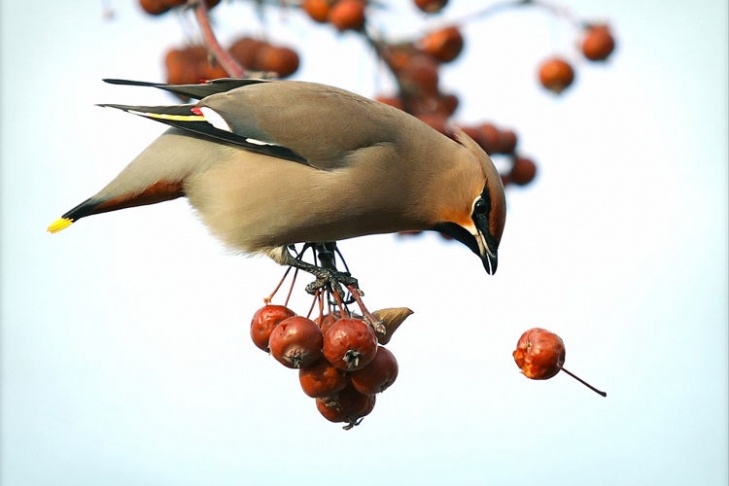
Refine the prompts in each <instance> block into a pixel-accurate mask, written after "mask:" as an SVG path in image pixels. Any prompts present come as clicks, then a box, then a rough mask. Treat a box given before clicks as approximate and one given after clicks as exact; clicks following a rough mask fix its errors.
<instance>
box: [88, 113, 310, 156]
mask: <svg viewBox="0 0 729 486" xmlns="http://www.w3.org/2000/svg"><path fill="white" fill-rule="evenodd" d="M98 106H102V107H108V108H116V109H118V110H122V111H126V112H127V113H131V114H133V115H138V116H143V117H145V118H151V119H152V120H155V121H159V122H162V123H165V124H167V125H171V126H173V127H177V128H181V129H183V130H185V131H188V132H191V133H194V134H196V135H199V136H201V137H202V138H206V139H210V140H213V141H216V142H224V143H229V144H233V145H238V146H240V147H243V148H246V149H248V150H251V151H253V152H258V153H262V154H266V155H271V156H273V157H278V158H281V159H287V160H291V161H294V162H300V163H303V164H307V161H306V159H305V158H303V157H301V156H300V155H298V154H296V153H295V152H294V151H292V150H291V149H289V148H287V147H283V146H279V145H275V144H272V143H267V142H264V141H260V140H257V139H255V138H251V137H250V136H247V135H246V134H245V133H236V132H234V131H232V130H230V128H229V127H228V126H227V124H226V123H225V121H224V120H222V119H220V117H216V116H215V113H214V112H213V113H210V112H209V111H207V110H205V109H204V108H201V107H199V106H198V105H170V106H131V105H115V104H100V105H98ZM206 112H207V113H206ZM206 115H207V116H206Z"/></svg>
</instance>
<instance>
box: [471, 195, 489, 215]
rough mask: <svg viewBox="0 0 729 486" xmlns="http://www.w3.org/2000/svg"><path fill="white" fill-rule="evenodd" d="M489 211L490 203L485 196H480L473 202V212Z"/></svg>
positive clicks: (484, 212)
mask: <svg viewBox="0 0 729 486" xmlns="http://www.w3.org/2000/svg"><path fill="white" fill-rule="evenodd" d="M487 211H488V204H486V201H484V200H483V198H478V199H477V200H476V202H475V203H474V204H473V214H486V212H487Z"/></svg>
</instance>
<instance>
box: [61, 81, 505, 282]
mask: <svg viewBox="0 0 729 486" xmlns="http://www.w3.org/2000/svg"><path fill="white" fill-rule="evenodd" d="M104 81H105V82H107V83H110V84H115V85H129V86H140V87H151V88H156V89H162V90H165V91H168V92H171V93H173V94H176V95H178V96H180V97H183V99H184V98H187V99H188V100H190V99H192V100H197V102H188V103H183V104H175V105H167V106H133V105H118V104H100V105H99V106H102V107H109V108H115V109H118V110H122V111H124V112H127V113H130V114H134V115H138V116H141V117H144V118H148V119H151V120H154V121H157V122H162V123H164V124H167V125H169V128H168V129H167V130H166V131H165V132H164V133H163V134H162V135H160V136H159V137H158V138H157V139H155V140H154V141H153V142H152V143H151V144H150V145H149V146H148V147H147V148H146V149H144V150H143V151H142V152H141V153H140V154H139V155H138V156H137V157H136V158H135V159H133V160H132V161H131V162H130V163H129V165H127V166H126V167H125V168H124V169H123V170H122V171H121V172H120V173H119V174H118V175H117V176H116V177H115V178H114V179H113V180H112V181H111V182H109V184H108V185H106V186H105V187H104V188H103V189H101V190H100V191H99V192H98V193H96V194H95V195H93V196H91V197H90V198H88V199H86V200H85V201H83V202H82V203H81V204H79V205H77V206H75V207H74V208H73V209H71V210H69V211H67V212H66V213H65V214H63V215H62V216H61V217H60V218H59V219H57V220H56V221H55V222H53V223H52V224H51V225H50V226H49V227H48V231H50V232H51V233H56V232H58V231H61V230H63V229H64V228H67V227H68V226H69V225H71V223H74V222H76V221H78V220H79V219H82V218H85V217H87V216H91V215H96V214H101V213H105V212H109V211H115V210H119V209H125V208H131V207H136V206H143V205H148V204H154V203H159V202H163V201H168V200H172V199H176V198H179V197H186V198H187V199H188V201H189V203H190V205H191V206H192V208H193V209H194V210H195V211H196V212H197V214H198V215H199V217H200V219H201V220H202V222H203V224H204V225H205V226H207V228H208V230H209V231H210V233H211V234H212V235H213V236H214V237H216V238H218V239H219V240H220V241H222V243H223V244H224V245H225V246H226V247H229V248H231V249H233V250H236V251H237V252H240V253H243V254H264V255H267V256H268V257H270V258H271V259H273V260H274V261H275V262H277V263H279V264H281V265H289V266H294V267H296V268H300V269H303V270H305V271H307V272H310V273H312V274H313V275H314V276H316V277H317V282H319V284H320V286H323V285H325V284H326V283H327V282H330V283H331V281H334V282H335V283H342V282H344V283H345V284H348V285H349V284H354V285H356V279H353V278H351V276H350V275H349V273H348V272H338V271H335V270H332V269H331V268H329V269H327V268H323V267H320V266H317V265H316V264H310V263H307V262H304V261H302V259H301V258H298V257H297V256H295V255H293V254H292V253H291V250H292V249H293V248H294V247H293V245H296V244H299V243H304V244H305V245H310V246H315V247H317V248H320V249H323V248H331V245H332V244H336V242H337V241H340V240H344V239H348V238H354V237H360V236H365V235H371V234H385V233H396V232H401V231H418V230H435V231H440V232H442V233H445V234H447V235H449V236H451V237H453V238H454V239H455V240H457V241H459V242H460V243H462V244H464V245H465V246H466V247H467V248H469V249H470V250H471V251H472V252H473V253H475V254H476V255H478V257H479V258H480V259H481V262H482V264H483V266H484V269H485V270H486V272H487V273H488V274H494V273H495V272H496V269H497V264H498V248H499V243H500V241H501V237H502V233H503V230H504V224H505V219H506V202H505V196H504V187H503V184H502V181H501V176H500V175H499V173H498V171H497V169H496V167H495V166H494V164H493V162H492V161H491V159H490V158H489V156H488V155H487V153H486V152H485V151H484V150H483V149H482V148H481V147H480V146H479V145H478V144H477V143H476V142H475V141H474V140H472V139H471V138H470V137H469V136H468V135H466V134H465V133H464V132H463V131H462V130H460V129H458V128H457V127H453V138H451V137H448V136H446V135H443V134H441V133H440V132H438V131H436V130H434V129H433V128H431V127H430V126H428V125H427V124H425V123H424V122H422V121H420V120H418V119H417V118H415V117H413V116H412V115H410V114H407V113H405V112H404V111H401V110H399V109H397V108H394V107H391V106H388V105H386V104H384V103H381V102H378V101H376V100H372V99H369V98H366V97H363V96H360V95H357V94H354V93H352V92H349V91H346V90H343V89H340V88H336V87H333V86H328V85H324V84H319V83H313V82H306V81H293V80H275V79H274V80H272V79H250V78H249V79H237V78H223V79H216V80H210V81H206V82H203V83H200V84H182V85H173V84H164V83H153V82H144V81H131V80H123V79H105V80H104ZM326 245H330V246H328V247H327V246H326Z"/></svg>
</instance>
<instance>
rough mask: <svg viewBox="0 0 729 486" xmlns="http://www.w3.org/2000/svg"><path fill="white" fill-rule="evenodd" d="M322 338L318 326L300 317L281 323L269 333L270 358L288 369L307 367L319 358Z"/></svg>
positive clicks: (290, 318)
mask: <svg viewBox="0 0 729 486" xmlns="http://www.w3.org/2000/svg"><path fill="white" fill-rule="evenodd" d="M323 339H324V338H323V336H322V334H321V330H320V329H319V326H317V325H316V323H315V322H314V321H312V320H311V319H307V318H306V317H302V316H294V317H289V318H288V319H285V320H283V321H281V323H280V324H279V325H278V326H276V327H275V328H274V329H273V331H272V332H271V337H270V339H269V340H268V347H269V348H270V350H271V356H273V357H274V358H276V361H278V362H279V363H281V364H282V365H284V366H286V367H288V368H301V367H304V366H308V365H310V364H312V363H313V362H315V361H316V360H318V359H319V358H320V357H321V349H322V340H323Z"/></svg>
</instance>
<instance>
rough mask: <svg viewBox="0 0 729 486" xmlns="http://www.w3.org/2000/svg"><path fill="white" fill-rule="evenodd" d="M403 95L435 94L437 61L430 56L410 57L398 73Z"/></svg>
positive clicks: (437, 78) (436, 91)
mask: <svg viewBox="0 0 729 486" xmlns="http://www.w3.org/2000/svg"><path fill="white" fill-rule="evenodd" d="M398 79H399V80H400V87H401V89H402V91H403V94H405V96H436V95H437V94H438V80H439V75H438V63H437V62H436V61H435V60H434V59H433V58H432V57H430V56H426V55H424V54H418V55H415V56H412V57H410V58H409V59H408V60H407V63H406V64H405V66H404V67H403V68H402V70H401V71H400V72H399V73H398Z"/></svg>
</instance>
